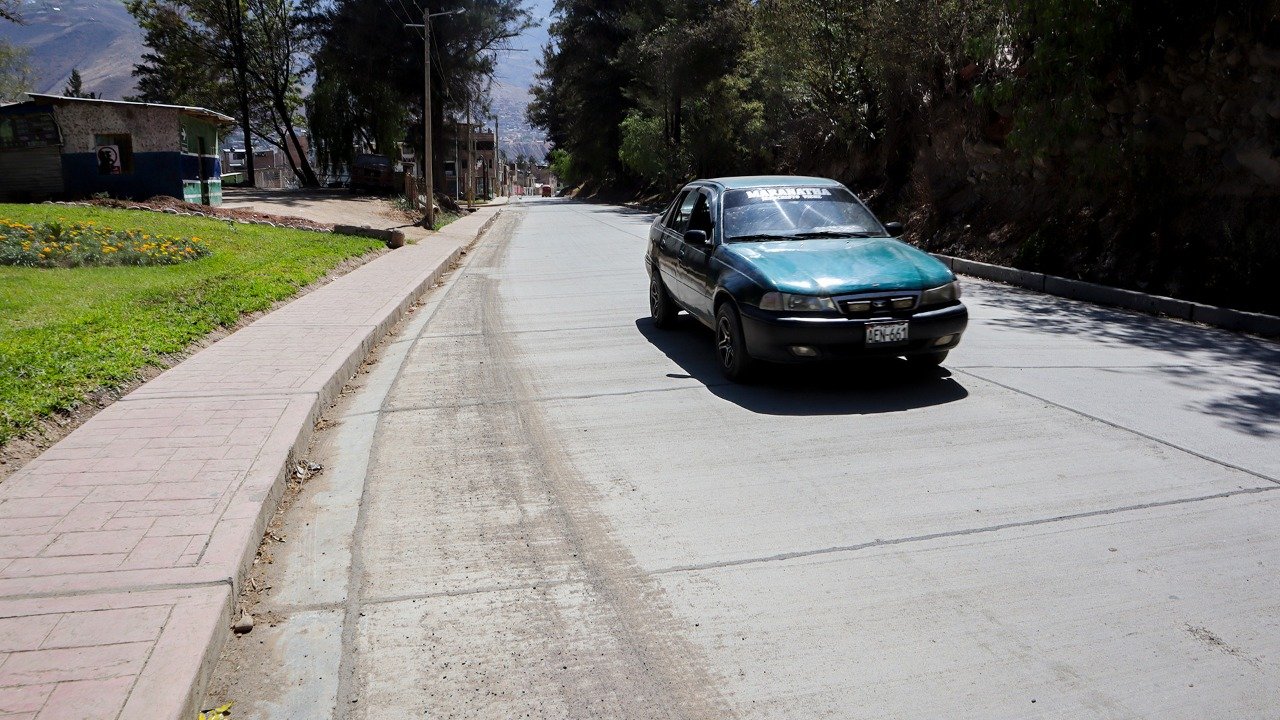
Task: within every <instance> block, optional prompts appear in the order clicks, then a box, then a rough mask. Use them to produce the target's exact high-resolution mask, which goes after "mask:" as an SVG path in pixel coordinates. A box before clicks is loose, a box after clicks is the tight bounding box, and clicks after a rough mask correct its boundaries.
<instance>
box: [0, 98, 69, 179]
mask: <svg viewBox="0 0 1280 720" xmlns="http://www.w3.org/2000/svg"><path fill="white" fill-rule="evenodd" d="M61 145H62V138H61V135H60V134H59V132H58V125H57V123H56V122H54V119H53V107H52V106H49V105H34V104H30V103H28V104H23V105H10V106H7V107H0V202H13V201H24V202H25V201H31V200H45V199H48V198H51V197H56V196H57V195H59V194H61V193H62V191H63V185H62V159H61V156H60V151H61Z"/></svg>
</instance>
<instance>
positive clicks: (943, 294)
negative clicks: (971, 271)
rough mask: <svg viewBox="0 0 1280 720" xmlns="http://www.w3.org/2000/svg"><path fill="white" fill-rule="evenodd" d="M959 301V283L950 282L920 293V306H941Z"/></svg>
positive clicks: (957, 281) (956, 281) (955, 281)
mask: <svg viewBox="0 0 1280 720" xmlns="http://www.w3.org/2000/svg"><path fill="white" fill-rule="evenodd" d="M959 299H960V281H959V280H952V281H951V282H949V283H947V284H946V285H941V286H939V287H936V288H930V289H928V290H925V291H924V292H922V293H920V304H921V305H942V304H943V303H953V302H955V301H957V300H959Z"/></svg>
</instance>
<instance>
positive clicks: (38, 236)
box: [0, 218, 209, 268]
mask: <svg viewBox="0 0 1280 720" xmlns="http://www.w3.org/2000/svg"><path fill="white" fill-rule="evenodd" d="M207 255H209V248H207V247H206V246H205V245H204V244H203V243H202V242H201V241H200V238H198V237H187V238H183V237H174V236H168V235H152V234H149V233H144V232H142V231H141V230H113V229H112V228H109V227H106V226H101V225H97V224H96V223H94V222H93V221H85V222H70V223H68V222H63V221H54V222H37V223H36V224H34V225H27V224H24V223H21V222H16V221H13V220H8V219H4V218H0V265H17V266H21V267H41V268H55V267H61V268H72V267H83V266H96V265H176V264H178V263H182V262H187V261H188V260H197V259H199V258H202V257H205V256H207Z"/></svg>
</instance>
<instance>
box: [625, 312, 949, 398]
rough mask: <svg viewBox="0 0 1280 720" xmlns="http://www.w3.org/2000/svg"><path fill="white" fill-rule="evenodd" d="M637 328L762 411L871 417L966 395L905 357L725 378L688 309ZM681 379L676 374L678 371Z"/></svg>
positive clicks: (777, 368) (695, 372)
mask: <svg viewBox="0 0 1280 720" xmlns="http://www.w3.org/2000/svg"><path fill="white" fill-rule="evenodd" d="M636 329H637V330H639V331H640V334H641V335H643V336H644V337H645V339H646V340H648V341H649V342H650V343H652V344H653V346H654V347H656V348H658V349H659V350H661V351H662V352H663V353H664V354H666V356H667V357H669V358H671V360H672V361H673V362H675V363H676V364H677V365H679V366H680V367H681V368H682V369H683V370H684V371H685V373H687V376H688V377H691V378H693V379H695V380H697V381H699V382H701V383H702V384H703V385H705V386H706V387H707V389H708V390H710V391H711V392H712V393H713V394H715V395H716V396H718V397H721V398H724V399H725V400H728V401H729V402H732V403H734V404H735V405H738V406H740V407H742V408H744V409H746V410H750V411H751V412H754V413H760V414H762V415H874V414H878V413H890V412H902V411H904V410H914V409H918V408H924V407H931V406H935V405H945V404H947V403H953V402H956V401H958V400H963V399H965V398H966V397H968V395H969V392H968V391H967V390H965V388H964V386H963V385H961V384H960V383H959V382H958V381H957V380H956V378H955V377H953V376H952V375H951V373H950V372H949V371H948V370H947V369H946V368H945V367H940V368H931V369H928V370H921V369H919V368H915V367H910V366H908V365H907V362H906V361H905V360H902V359H900V358H888V359H874V360H861V361H850V362H847V363H828V364H818V365H763V366H761V367H760V370H759V372H758V373H757V375H756V377H755V378H754V379H753V381H752V382H751V383H749V384H739V383H734V382H730V381H728V380H726V379H725V378H724V376H723V375H721V374H720V369H719V368H718V367H717V366H716V362H715V355H714V349H713V343H712V335H711V331H710V330H709V329H707V328H706V327H704V326H703V325H701V324H700V323H698V322H697V321H696V320H694V319H693V318H691V317H688V316H687V315H681V316H680V317H679V318H678V320H677V323H676V327H674V328H671V329H669V330H659V329H658V328H656V327H654V325H653V320H652V319H650V318H647V317H645V318H640V319H638V320H636ZM674 377H679V376H674Z"/></svg>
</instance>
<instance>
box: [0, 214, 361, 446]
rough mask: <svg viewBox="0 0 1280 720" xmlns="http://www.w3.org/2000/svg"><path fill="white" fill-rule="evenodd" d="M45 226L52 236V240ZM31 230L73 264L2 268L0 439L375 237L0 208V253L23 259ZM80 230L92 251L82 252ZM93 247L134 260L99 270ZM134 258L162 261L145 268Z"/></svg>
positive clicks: (284, 292)
mask: <svg viewBox="0 0 1280 720" xmlns="http://www.w3.org/2000/svg"><path fill="white" fill-rule="evenodd" d="M27 228H30V230H27ZM52 228H58V229H59V231H60V233H61V235H60V240H58V241H54V240H50V239H49V237H50V233H51V229H52ZM74 228H79V231H76V230H74ZM111 228H117V229H115V230H112V229H111ZM41 233H43V234H42V235H41ZM32 234H36V235H38V237H37V239H35V240H31V241H30V242H32V245H31V247H32V248H39V247H50V246H51V245H52V244H53V243H55V242H56V243H57V245H58V246H59V248H60V249H59V251H58V252H60V253H64V255H63V257H66V258H68V260H66V261H61V260H60V261H57V262H53V263H52V264H54V265H62V264H75V265H77V266H76V267H62V266H59V267H32V266H31V265H30V264H29V263H26V262H22V263H18V264H17V265H12V264H5V265H0V444H3V443H4V442H6V441H8V440H10V439H11V438H13V437H14V436H16V435H19V434H22V433H24V432H26V431H29V430H31V429H32V428H33V427H34V426H35V424H36V423H37V421H38V420H39V419H40V418H42V417H45V416H48V415H49V414H51V413H55V412H57V411H60V410H67V409H70V408H72V407H74V406H75V404H76V403H77V402H79V401H80V400H81V399H83V398H84V397H85V396H86V395H87V394H89V393H90V392H92V391H94V390H97V389H100V388H111V387H115V386H119V385H122V384H126V383H128V382H129V381H131V380H133V379H134V378H136V377H137V375H138V372H139V371H140V370H141V369H142V368H143V367H145V366H147V365H164V364H166V363H165V358H166V356H167V355H169V354H171V353H177V352H180V351H182V350H183V349H185V348H186V347H187V346H188V345H189V344H190V343H191V342H192V341H195V340H198V339H199V338H201V337H203V336H205V335H207V334H208V333H209V332H211V331H213V330H215V329H217V328H218V327H225V326H231V325H234V324H235V323H236V322H237V321H238V320H239V319H240V317H241V316H242V315H244V314H245V313H251V312H255V311H258V310H264V309H266V308H268V307H270V306H271V304H272V303H274V302H276V301H277V300H281V299H284V298H287V297H289V296H291V295H293V294H294V293H296V292H297V291H298V290H299V289H300V288H302V287H303V286H304V285H307V284H308V283H310V282H312V281H314V280H316V279H318V278H320V277H321V276H322V275H324V274H325V273H326V272H327V271H329V270H330V269H332V268H334V267H335V266H336V265H338V264H339V263H341V262H342V261H343V260H345V259H347V258H352V257H356V256H359V255H362V254H365V253H367V252H369V251H371V250H373V249H375V248H378V247H381V245H382V244H381V243H379V242H377V241H373V240H369V239H365V238H355V237H348V236H343V235H332V234H327V233H316V232H308V231H303V230H290V229H285V228H275V227H270V226H265V225H242V224H233V223H228V222H224V221H219V220H211V219H205V218H185V217H173V216H169V215H165V214H160V213H146V212H139V211H126V210H109V209H101V208H78V207H65V206H55V205H3V204H0V237H2V238H4V239H3V240H2V241H0V253H5V252H8V250H7V248H8V247H9V244H10V243H11V242H17V243H18V246H17V247H18V251H21V252H25V253H28V254H27V255H23V257H28V256H29V253H30V250H26V251H22V249H21V248H22V244H23V242H26V241H24V240H22V239H21V238H22V237H23V236H30V235H32ZM86 234H87V235H89V236H90V237H92V247H91V250H92V252H87V251H84V250H83V246H84V245H86V244H89V243H87V242H86V239H85V236H86ZM11 235H12V236H13V237H14V238H15V240H10V239H9V238H10V236H11ZM76 244H80V245H81V246H82V248H81V249H79V250H77V249H75V248H74V247H72V248H71V249H66V248H68V246H74V245H76ZM105 247H113V248H115V247H119V248H120V249H119V250H113V251H111V252H107V251H105V250H104V249H103V248H105ZM143 248H145V249H143ZM187 248H191V249H192V251H191V252H188V251H187ZM197 248H199V252H196V249H197ZM174 253H176V254H177V255H178V256H179V257H173V254H174ZM37 254H40V255H52V254H54V253H53V252H52V251H51V252H49V253H44V252H41V251H39V250H37ZM91 255H97V256H99V258H98V259H100V260H105V261H106V262H108V263H110V262H112V257H113V256H121V255H125V256H129V257H132V258H136V259H138V260H140V262H137V263H134V262H129V263H123V264H114V265H107V266H96V267H95V266H93V265H96V264H98V265H100V263H97V262H92V261H90V260H92V258H89V259H88V260H86V256H91ZM0 257H7V256H5V255H0ZM142 258H159V259H158V261H157V263H156V264H152V265H150V266H147V264H146V262H150V261H146V262H142V261H141V260H142ZM40 262H45V261H40Z"/></svg>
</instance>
